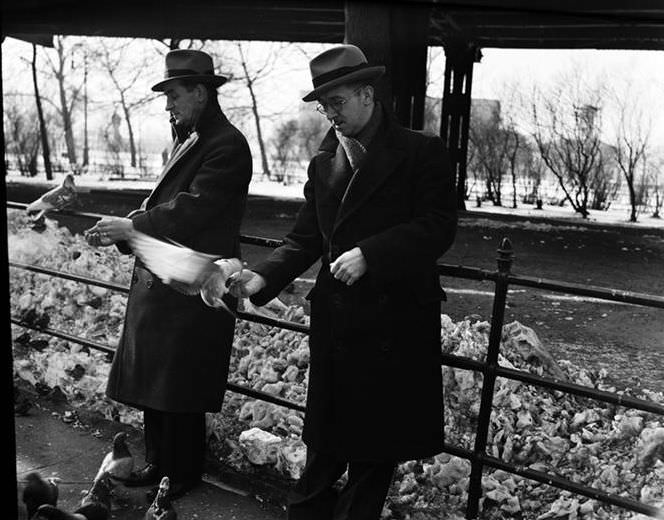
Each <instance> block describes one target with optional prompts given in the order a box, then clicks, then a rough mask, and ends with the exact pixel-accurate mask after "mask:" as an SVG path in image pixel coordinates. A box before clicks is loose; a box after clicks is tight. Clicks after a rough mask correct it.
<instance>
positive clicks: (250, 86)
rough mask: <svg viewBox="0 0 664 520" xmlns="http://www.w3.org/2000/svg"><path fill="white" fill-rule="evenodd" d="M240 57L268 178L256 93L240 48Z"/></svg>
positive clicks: (265, 173)
mask: <svg viewBox="0 0 664 520" xmlns="http://www.w3.org/2000/svg"><path fill="white" fill-rule="evenodd" d="M240 57H241V62H242V70H243V71H244V78H245V83H246V84H247V88H248V89H249V96H250V97H251V112H252V114H253V115H254V121H255V122H256V138H257V139H258V148H259V150H260V152H261V164H262V166H263V176H264V177H267V178H268V179H269V178H270V167H269V166H268V163H267V153H266V151H265V140H264V139H263V131H262V130H261V117H260V115H259V113H258V101H257V100H256V94H255V93H254V82H253V81H252V80H251V78H250V77H249V71H248V70H247V63H246V61H245V60H244V54H243V53H242V49H240Z"/></svg>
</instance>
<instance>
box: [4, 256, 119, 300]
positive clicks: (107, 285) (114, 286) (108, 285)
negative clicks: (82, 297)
mask: <svg viewBox="0 0 664 520" xmlns="http://www.w3.org/2000/svg"><path fill="white" fill-rule="evenodd" d="M9 267H16V268H18V269H25V270H26V271H32V272H33V273H39V274H46V275H49V276H55V277H57V278H64V279H66V280H72V281H74V282H81V283H84V284H87V285H94V286H96V287H103V288H104V289H110V290H112V291H117V292H121V293H125V294H127V293H129V287H127V286H126V285H120V284H118V283H114V282H105V281H103V280H97V279H95V278H88V277H86V276H81V275H78V274H73V273H66V272H64V271H57V270H55V269H50V268H48V267H42V266H40V265H33V264H24V263H21V262H14V261H10V262H9Z"/></svg>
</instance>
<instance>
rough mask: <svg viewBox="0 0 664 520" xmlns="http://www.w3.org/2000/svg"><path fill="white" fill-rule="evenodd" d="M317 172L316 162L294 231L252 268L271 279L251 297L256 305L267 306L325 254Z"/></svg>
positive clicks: (312, 166)
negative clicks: (316, 186) (316, 187)
mask: <svg viewBox="0 0 664 520" xmlns="http://www.w3.org/2000/svg"><path fill="white" fill-rule="evenodd" d="M314 172H315V166H314V161H312V162H311V163H310V164H309V169H308V172H307V182H306V183H305V185H304V199H305V202H304V204H303V205H302V207H301V208H300V210H299V212H298V214H297V217H296V219H295V225H294V226H293V229H292V231H291V232H290V233H288V235H286V237H285V238H284V244H283V245H282V246H280V247H278V248H277V249H275V250H274V251H273V252H272V254H271V255H270V256H269V257H268V258H267V259H266V260H265V261H263V262H261V263H259V264H257V265H256V266H254V267H252V271H255V272H257V273H258V274H260V275H262V276H263V277H264V278H265V280H266V282H267V285H266V287H265V288H264V289H263V290H262V291H260V292H258V293H256V294H255V295H253V296H252V297H251V298H250V300H251V302H252V303H253V304H254V305H265V304H266V303H267V302H269V301H270V300H272V298H274V297H276V296H277V295H278V294H279V293H280V292H281V290H282V289H283V288H284V287H286V285H288V284H289V283H290V282H292V281H293V280H294V279H295V278H296V277H297V276H299V275H300V274H302V273H303V272H304V271H306V270H307V269H309V267H311V266H312V265H313V264H314V262H316V260H318V259H319V258H320V256H321V254H322V249H323V246H322V243H323V238H322V235H321V233H320V228H319V226H318V218H317V216H316V201H315V190H314V177H315V173H314Z"/></svg>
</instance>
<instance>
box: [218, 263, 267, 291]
mask: <svg viewBox="0 0 664 520" xmlns="http://www.w3.org/2000/svg"><path fill="white" fill-rule="evenodd" d="M227 285H228V291H229V292H230V293H231V294H232V295H233V296H235V297H236V298H249V296H252V295H254V294H256V293H257V292H258V291H260V290H261V289H262V288H263V287H265V285H266V282H265V278H263V277H262V276H261V275H260V274H258V273H254V272H253V271H250V270H249V269H243V270H242V271H240V272H237V273H234V274H232V275H231V276H230V277H229V278H228V282H227Z"/></svg>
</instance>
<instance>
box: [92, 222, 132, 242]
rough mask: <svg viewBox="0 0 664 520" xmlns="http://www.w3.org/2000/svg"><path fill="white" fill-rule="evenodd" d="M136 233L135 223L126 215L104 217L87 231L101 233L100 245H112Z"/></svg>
mask: <svg viewBox="0 0 664 520" xmlns="http://www.w3.org/2000/svg"><path fill="white" fill-rule="evenodd" d="M133 233H134V223H133V222H132V220H131V219H129V218H124V217H104V218H102V219H101V220H100V221H99V222H97V223H96V224H95V225H94V226H92V227H91V228H90V229H88V230H87V231H86V236H87V235H88V234H92V235H94V234H97V235H99V237H100V238H99V241H100V244H99V245H111V244H115V243H116V242H121V241H122V240H127V239H129V238H130V237H131V235H132V234H133ZM93 245H94V244H93Z"/></svg>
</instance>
